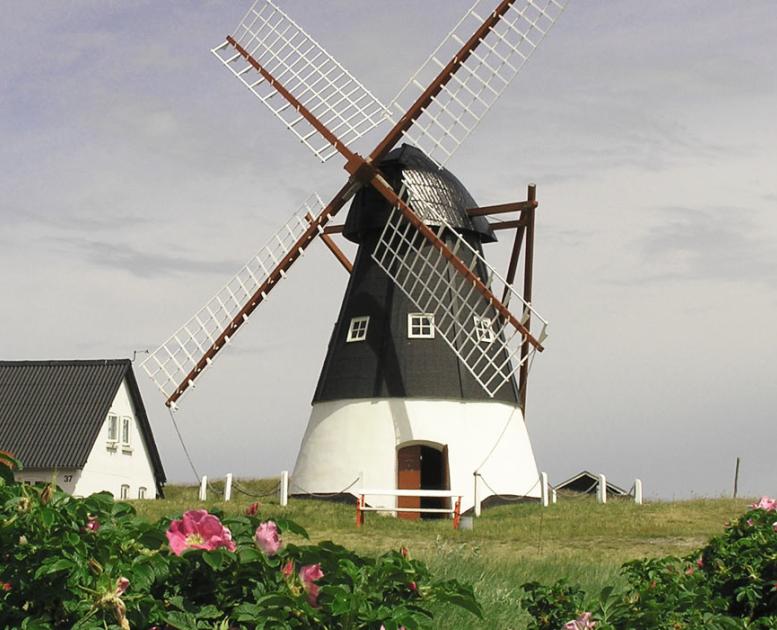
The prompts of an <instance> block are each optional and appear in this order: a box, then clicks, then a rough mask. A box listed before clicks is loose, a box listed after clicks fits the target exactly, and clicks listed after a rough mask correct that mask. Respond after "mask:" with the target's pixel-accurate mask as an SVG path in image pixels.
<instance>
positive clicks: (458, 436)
mask: <svg viewBox="0 0 777 630" xmlns="http://www.w3.org/2000/svg"><path fill="white" fill-rule="evenodd" d="M413 443H416V444H417V443H430V444H435V445H447V446H448V464H449V471H450V481H451V490H452V491H455V492H457V493H460V494H461V495H462V509H464V510H468V509H469V508H471V507H472V506H473V505H474V476H473V473H474V472H475V471H478V472H479V473H480V474H481V475H482V479H483V482H485V483H483V482H481V485H480V486H479V491H478V492H479V496H480V498H481V499H485V498H486V497H488V496H491V495H492V494H494V493H498V494H504V495H516V496H526V497H534V498H539V496H540V485H539V473H538V471H537V465H536V463H535V461H534V453H533V452H532V448H531V443H530V442H529V435H528V433H527V431H526V425H525V424H524V421H523V414H522V413H521V410H520V408H518V407H517V406H515V405H510V404H507V403H502V402H494V401H486V402H463V401H457V400H422V399H401V398H380V399H374V400H364V399H361V400H341V401H333V402H324V403H317V404H315V405H313V409H312V412H311V416H310V420H309V422H308V427H307V430H306V431H305V436H304V437H303V439H302V446H301V447H300V452H299V455H298V457H297V463H296V466H295V468H294V474H293V475H292V479H291V482H292V487H291V492H292V493H304V492H321V493H329V492H338V491H341V490H342V489H344V488H345V487H346V486H348V485H349V484H350V483H351V482H352V481H353V480H354V479H355V478H356V477H357V476H358V475H359V474H360V473H363V474H364V478H363V480H362V483H363V486H364V487H369V488H374V489H393V488H396V483H397V449H398V448H400V447H402V446H404V445H407V444H413ZM485 484H488V486H490V488H491V489H493V491H492V490H490V489H489V487H488V486H486V485H485ZM359 485H360V484H357V485H356V486H354V487H352V488H351V489H350V490H349V492H351V493H353V494H358V487H359ZM370 498H371V499H373V501H371V503H372V504H373V505H377V504H380V505H387V506H391V507H393V503H392V502H393V498H388V497H386V501H387V503H384V502H383V501H382V499H383V497H377V500H378V502H377V503H376V501H375V500H374V499H376V497H370Z"/></svg>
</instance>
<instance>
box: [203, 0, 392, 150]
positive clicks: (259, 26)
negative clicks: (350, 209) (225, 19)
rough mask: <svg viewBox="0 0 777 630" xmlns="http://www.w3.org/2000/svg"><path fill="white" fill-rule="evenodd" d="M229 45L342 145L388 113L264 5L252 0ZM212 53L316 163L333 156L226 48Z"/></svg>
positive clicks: (263, 81)
mask: <svg viewBox="0 0 777 630" xmlns="http://www.w3.org/2000/svg"><path fill="white" fill-rule="evenodd" d="M233 37H234V39H235V41H236V42H237V43H238V44H239V45H240V46H242V48H243V49H245V50H246V51H247V52H248V53H249V54H250V55H251V57H253V59H255V60H256V61H257V62H258V63H259V64H260V65H261V66H262V67H263V68H264V69H265V70H266V71H267V72H268V73H269V74H270V75H272V77H273V78H274V79H275V80H277V81H278V82H279V83H280V84H281V85H283V87H284V88H285V89H286V90H288V91H289V92H290V93H291V94H292V95H293V96H294V97H295V98H296V99H297V100H298V101H299V102H300V103H301V104H302V105H303V106H304V107H305V108H306V109H308V110H309V111H310V112H311V113H312V114H313V115H314V116H315V117H316V118H317V119H318V120H319V121H320V122H321V123H323V124H324V126H325V127H327V129H329V131H331V132H332V133H333V134H334V135H335V136H337V137H338V138H339V139H340V140H341V141H342V142H343V143H344V144H345V145H350V144H351V143H352V142H353V141H354V140H356V139H358V138H360V137H361V136H363V135H364V134H365V133H367V132H368V131H370V130H371V129H373V128H374V127H376V126H377V125H378V124H380V123H381V122H383V121H384V120H386V119H387V117H388V116H389V110H388V108H386V107H385V106H384V105H382V104H381V103H380V101H378V99H377V98H375V96H373V95H372V93H371V92H370V91H369V90H368V89H367V88H365V87H364V86H363V85H362V84H361V83H360V82H359V81H357V80H356V79H355V78H354V77H353V76H352V75H351V74H350V73H349V72H348V71H347V70H346V69H345V68H343V66H341V65H340V64H339V63H338V62H337V61H336V60H335V59H334V58H333V57H332V56H331V55H330V54H329V53H327V52H326V51H325V50H324V49H323V48H322V47H321V46H320V45H319V44H318V43H317V42H316V41H315V40H314V39H313V38H312V37H310V36H309V35H308V34H307V33H306V32H305V31H304V30H302V28H301V27H300V26H298V25H297V24H296V22H294V20H292V19H291V18H290V17H289V16H288V15H286V14H285V13H284V12H283V11H281V9H279V8H278V7H277V6H275V4H273V3H272V2H270V0H257V1H256V2H255V3H254V4H253V6H252V7H251V8H250V9H249V11H248V13H246V15H245V17H243V19H242V20H241V21H240V24H239V25H238V27H237V29H236V31H235V34H234V35H233ZM212 52H213V53H214V54H215V55H216V56H217V57H218V58H219V59H220V60H221V62H222V63H223V64H224V65H225V66H226V67H227V68H228V69H229V70H230V71H231V72H232V73H233V74H234V75H235V76H236V77H237V78H238V79H240V81H241V83H243V84H244V85H245V86H246V87H247V88H248V89H249V90H251V92H253V93H254V95H256V97H257V98H258V99H259V100H260V101H262V103H264V104H265V105H266V106H267V107H268V108H269V109H270V110H271V111H272V112H273V114H275V115H276V116H277V117H278V118H280V119H281V121H283V123H284V124H285V125H286V126H287V127H288V128H289V129H290V130H291V131H292V132H293V133H294V134H295V135H296V136H297V138H299V140H300V141H301V142H302V143H304V144H305V146H307V147H308V148H309V149H310V150H311V151H312V152H313V153H314V154H315V155H316V156H318V158H319V159H321V160H322V161H326V160H328V159H329V158H330V157H332V156H333V155H335V154H336V153H337V150H336V149H335V148H334V147H333V146H332V145H331V144H330V143H329V141H327V140H326V139H325V138H324V137H323V136H322V135H321V134H320V133H319V132H318V131H317V130H316V129H315V128H314V127H313V126H312V125H311V124H310V123H309V122H308V121H307V120H306V119H305V118H304V117H303V116H302V115H300V114H299V112H298V111H297V110H296V109H295V108H294V107H293V106H292V105H290V104H289V102H288V101H286V100H285V99H284V97H283V96H282V95H280V94H279V93H278V91H277V90H276V89H275V88H274V87H273V86H272V85H270V84H269V82H268V81H267V80H266V79H265V78H263V77H262V75H261V74H260V73H259V72H258V71H257V70H256V69H255V68H254V67H253V66H252V65H251V64H250V63H249V62H248V61H247V60H246V59H245V58H244V57H243V56H242V55H240V54H239V53H238V52H237V51H236V48H235V47H234V46H232V45H231V44H230V43H229V42H224V43H223V44H221V45H220V46H217V47H216V48H214V49H213V50H212Z"/></svg>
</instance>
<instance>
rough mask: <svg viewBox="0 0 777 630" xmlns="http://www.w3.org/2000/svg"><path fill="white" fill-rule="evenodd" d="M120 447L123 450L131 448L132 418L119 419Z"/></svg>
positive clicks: (123, 417)
mask: <svg viewBox="0 0 777 630" xmlns="http://www.w3.org/2000/svg"><path fill="white" fill-rule="evenodd" d="M125 437H126V440H125V439H124V438H125ZM121 446H122V448H124V449H128V448H130V447H131V446H132V418H131V417H130V416H122V417H121Z"/></svg>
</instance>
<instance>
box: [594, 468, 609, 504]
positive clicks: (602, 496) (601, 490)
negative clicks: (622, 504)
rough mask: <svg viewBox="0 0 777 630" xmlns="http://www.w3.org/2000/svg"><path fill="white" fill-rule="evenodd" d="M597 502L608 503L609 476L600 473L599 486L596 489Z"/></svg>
mask: <svg viewBox="0 0 777 630" xmlns="http://www.w3.org/2000/svg"><path fill="white" fill-rule="evenodd" d="M596 501H597V503H607V478H606V477H605V476H604V475H599V486H598V487H597V489H596Z"/></svg>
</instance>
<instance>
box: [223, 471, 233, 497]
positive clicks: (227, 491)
mask: <svg viewBox="0 0 777 630" xmlns="http://www.w3.org/2000/svg"><path fill="white" fill-rule="evenodd" d="M231 500H232V473H227V480H226V481H225V482H224V501H225V502H226V501H231Z"/></svg>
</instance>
